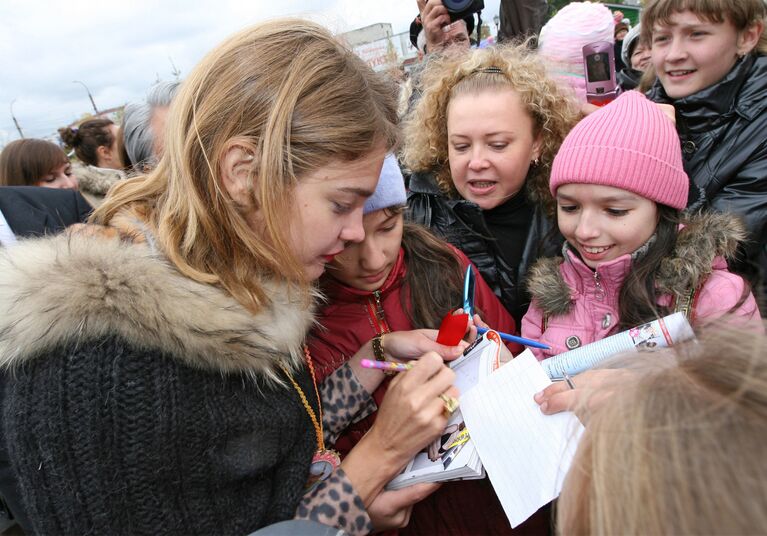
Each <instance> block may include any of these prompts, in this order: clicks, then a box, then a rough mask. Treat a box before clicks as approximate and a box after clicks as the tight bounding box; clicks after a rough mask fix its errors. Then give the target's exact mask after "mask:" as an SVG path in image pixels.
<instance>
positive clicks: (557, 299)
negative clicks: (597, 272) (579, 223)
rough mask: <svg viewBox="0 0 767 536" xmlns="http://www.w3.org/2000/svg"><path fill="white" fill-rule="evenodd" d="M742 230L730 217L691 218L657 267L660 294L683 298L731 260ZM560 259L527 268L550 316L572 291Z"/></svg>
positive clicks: (564, 308) (563, 308)
mask: <svg viewBox="0 0 767 536" xmlns="http://www.w3.org/2000/svg"><path fill="white" fill-rule="evenodd" d="M745 238H746V232H745V228H744V226H743V225H742V223H741V222H740V220H738V219H737V218H736V217H734V216H732V215H729V214H719V213H706V214H698V215H695V216H691V217H689V218H688V219H686V220H685V221H684V222H683V227H682V228H681V229H680V230H679V235H678V237H677V242H676V247H675V248H674V251H673V252H672V254H671V255H670V256H668V257H667V258H665V259H664V260H663V261H662V262H661V264H660V267H659V268H658V275H657V278H656V281H655V286H656V288H657V290H658V293H659V294H668V295H672V296H684V295H686V294H687V293H689V291H690V290H691V289H693V288H697V286H698V285H699V284H700V283H701V282H702V281H703V279H704V278H705V277H706V276H707V275H708V274H710V273H711V271H712V269H714V268H715V267H717V266H716V265H717V258H730V257H732V256H733V255H734V254H735V251H736V250H737V247H738V244H739V243H740V242H741V241H743V240H745ZM562 262H564V260H563V258H562V257H549V258H542V259H539V260H538V262H536V264H535V265H533V266H532V267H531V268H530V272H529V276H528V280H527V288H528V291H529V292H530V295H531V297H532V298H533V299H534V300H535V301H536V302H537V304H538V306H539V307H540V309H541V310H542V311H543V312H544V313H545V314H546V315H550V316H559V315H564V314H567V313H568V312H569V311H570V308H571V305H572V299H571V292H570V288H569V287H568V285H567V283H566V282H565V280H564V278H563V277H562V272H561V271H560V265H561V264H562Z"/></svg>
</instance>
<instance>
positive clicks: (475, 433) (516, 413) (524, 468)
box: [461, 350, 583, 528]
mask: <svg viewBox="0 0 767 536" xmlns="http://www.w3.org/2000/svg"><path fill="white" fill-rule="evenodd" d="M550 384H551V380H550V379H549V377H548V375H547V374H546V372H545V371H544V370H543V367H542V366H541V364H540V363H539V362H538V361H537V360H536V358H535V356H534V355H533V354H532V352H530V350H525V351H524V352H523V353H521V354H520V355H518V356H517V357H516V358H514V359H513V360H512V361H511V362H509V363H507V364H506V365H504V366H502V367H501V368H500V369H498V370H497V371H495V372H494V373H493V374H490V375H489V376H487V377H485V378H482V379H481V380H480V381H479V383H478V384H477V385H476V386H475V387H474V388H473V389H471V390H470V391H468V392H467V393H466V394H465V395H464V396H463V397H462V398H461V410H462V412H463V416H464V418H465V421H466V426H467V427H468V429H469V430H471V439H472V443H473V446H474V448H476V450H477V451H478V452H479V456H480V458H481V460H482V464H483V465H484V467H485V469H486V470H487V474H488V476H489V477H490V481H491V483H492V484H493V488H494V489H495V492H496V494H497V495H498V498H499V499H500V501H501V505H502V506H503V509H504V511H505V512H506V516H507V517H508V518H509V522H510V523H511V526H512V528H514V527H516V526H517V525H519V524H520V523H522V522H523V521H524V520H526V519H527V518H528V517H530V516H531V515H532V514H534V513H535V512H536V511H537V510H538V509H539V508H540V507H542V506H544V505H545V504H547V503H549V502H550V501H552V500H553V499H555V498H556V497H558V496H559V492H560V491H561V489H562V481H563V480H564V477H565V474H566V473H567V471H568V470H569V468H570V464H571V463H572V459H573V456H574V454H575V450H576V448H577V446H578V440H579V439H580V437H581V434H582V433H583V426H582V425H581V423H580V421H578V419H577V417H575V415H574V414H573V413H559V414H557V415H544V414H543V413H541V410H540V408H539V407H538V404H536V403H535V401H534V400H533V395H534V394H535V393H537V392H538V391H541V390H542V389H544V388H546V386H548V385H550Z"/></svg>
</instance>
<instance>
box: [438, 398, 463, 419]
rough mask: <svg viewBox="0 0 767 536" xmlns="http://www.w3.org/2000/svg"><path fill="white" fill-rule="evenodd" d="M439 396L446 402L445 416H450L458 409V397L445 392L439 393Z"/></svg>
mask: <svg viewBox="0 0 767 536" xmlns="http://www.w3.org/2000/svg"><path fill="white" fill-rule="evenodd" d="M439 397H440V398H441V399H442V402H443V403H444V404H445V417H450V416H451V415H452V414H453V413H454V412H455V410H457V409H458V405H459V404H458V399H457V398H455V397H453V396H450V395H446V394H444V393H443V394H441V395H439Z"/></svg>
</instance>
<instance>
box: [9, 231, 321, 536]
mask: <svg viewBox="0 0 767 536" xmlns="http://www.w3.org/2000/svg"><path fill="white" fill-rule="evenodd" d="M7 255H8V253H7V252H4V253H0V288H2V289H5V290H6V291H3V290H0V356H1V357H0V360H1V361H2V362H3V363H4V364H5V365H11V366H12V367H13V369H14V371H15V379H14V380H12V381H11V382H10V386H9V390H8V393H7V395H6V398H5V400H4V419H5V430H4V432H3V433H4V436H5V438H6V440H7V442H8V445H9V448H10V457H11V460H12V464H13V467H14V472H15V473H16V475H17V477H18V479H19V482H20V487H21V492H22V496H23V497H24V500H25V503H26V506H27V508H28V512H29V517H30V519H31V520H32V523H33V527H34V530H35V532H37V533H40V534H162V533H173V534H237V535H244V534H248V533H250V532H252V531H254V530H256V529H258V528H259V527H262V526H264V525H267V524H269V523H273V522H277V521H280V520H284V519H290V518H292V517H293V516H294V514H295V511H296V507H297V506H298V503H299V500H300V499H301V496H302V495H303V487H304V484H305V482H306V479H307V475H308V465H309V463H310V460H311V456H312V452H313V451H314V449H315V448H316V445H315V438H314V429H313V427H312V425H311V422H310V421H309V418H308V416H307V414H306V411H305V409H304V407H303V405H302V403H301V401H300V399H299V397H298V395H297V393H296V391H295V389H294V388H293V387H292V386H291V385H290V384H289V383H288V382H287V381H283V383H280V382H279V378H280V377H282V379H283V380H284V379H285V378H284V374H283V373H282V371H281V370H280V368H279V367H278V366H277V365H279V364H284V365H285V366H287V367H288V368H290V369H293V370H295V374H294V377H295V378H296V379H297V380H298V381H299V383H300V384H301V386H302V388H303V389H304V392H305V393H307V398H308V399H309V400H310V401H312V403H313V405H316V402H315V400H316V397H315V396H313V388H312V386H311V380H310V378H309V376H308V374H307V373H306V370H305V369H304V368H303V367H302V365H301V364H300V361H301V357H302V354H301V342H302V339H303V334H304V333H305V331H306V328H307V326H308V325H309V323H310V321H311V315H310V313H309V312H307V311H305V310H303V309H302V308H300V307H298V306H297V305H295V304H292V303H290V302H289V301H287V298H286V297H285V296H287V295H288V293H287V292H282V293H278V292H275V293H273V294H274V295H275V296H276V297H277V300H284V301H283V302H279V301H277V302H276V303H273V304H272V305H271V306H270V307H269V308H267V310H265V311H264V313H263V314H262V315H258V316H253V315H251V314H250V313H248V312H247V311H245V310H244V309H243V308H241V307H240V306H239V305H238V304H237V303H236V302H234V301H233V300H232V299H231V297H229V296H228V295H227V294H226V293H224V292H222V291H220V290H219V289H216V288H214V287H210V286H207V285H202V284H199V283H196V282H193V281H190V280H188V279H186V278H184V277H182V276H180V275H179V274H178V273H177V272H176V271H175V270H173V269H172V268H171V267H169V266H168V265H167V264H166V263H164V262H163V261H162V260H161V259H158V258H157V257H156V256H154V255H153V254H151V252H149V251H148V249H147V248H145V247H141V246H136V245H132V246H125V245H124V244H120V243H119V241H116V240H114V241H110V242H105V241H100V242H99V243H98V244H96V243H94V240H93V239H77V238H71V237H58V238H55V239H44V240H40V241H36V242H34V243H27V244H23V245H20V246H18V247H17V248H14V251H13V260H12V262H11V261H10V260H9V259H8V257H7ZM33 266H34V267H35V269H36V270H33V269H32V267H33ZM27 274H30V275H27Z"/></svg>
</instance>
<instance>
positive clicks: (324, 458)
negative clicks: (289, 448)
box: [280, 346, 341, 491]
mask: <svg viewBox="0 0 767 536" xmlns="http://www.w3.org/2000/svg"><path fill="white" fill-rule="evenodd" d="M304 356H306V364H307V366H308V367H309V372H310V373H311V375H312V385H313V386H314V394H315V395H316V396H317V409H318V410H319V416H318V415H317V414H316V413H315V412H314V409H313V408H312V406H311V404H309V400H307V398H306V395H305V394H304V390H303V389H301V386H300V385H298V382H297V381H296V380H295V379H294V378H293V375H292V374H290V371H288V369H287V367H285V365H280V367H281V368H282V370H283V371H284V372H285V375H286V376H287V377H288V379H289V380H290V383H292V384H293V388H294V389H295V390H296V392H297V393H298V396H299V398H301V403H302V404H303V405H304V409H306V413H307V414H308V415H309V419H310V420H311V421H312V425H313V426H314V433H315V436H316V438H317V451H316V452H315V453H314V456H312V464H311V465H310V466H309V480H308V481H307V483H306V490H307V491H308V490H311V489H313V488H314V487H316V486H317V485H319V483H320V482H322V481H323V480H325V479H327V478H328V477H329V476H330V475H331V474H332V473H333V471H335V470H336V468H338V466H340V465H341V457H340V456H339V454H338V452H336V451H335V450H329V449H326V448H325V437H324V430H323V428H322V400H321V399H320V391H319V389H317V377H316V376H315V374H314V364H313V363H312V356H311V354H310V353H309V348H308V347H307V346H304ZM318 417H319V418H318Z"/></svg>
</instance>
